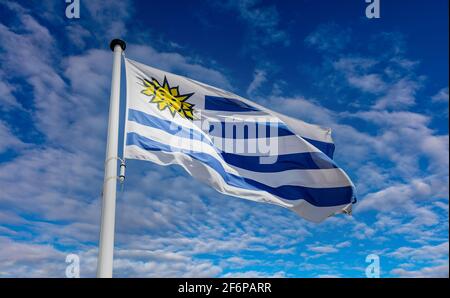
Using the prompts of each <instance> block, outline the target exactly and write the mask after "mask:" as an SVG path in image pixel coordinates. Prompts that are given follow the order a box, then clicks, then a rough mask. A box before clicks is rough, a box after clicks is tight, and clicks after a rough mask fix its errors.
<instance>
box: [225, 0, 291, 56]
mask: <svg viewBox="0 0 450 298" xmlns="http://www.w3.org/2000/svg"><path fill="white" fill-rule="evenodd" d="M221 5H222V6H223V7H225V8H227V9H232V10H234V11H237V12H238V14H239V17H240V19H241V20H243V21H244V22H245V23H246V24H247V27H248V30H249V35H250V44H249V45H250V46H251V47H254V48H257V47H258V46H267V45H271V44H282V45H289V43H290V39H289V36H288V34H287V33H286V32H285V31H284V30H282V29H280V15H279V12H278V10H277V8H276V7H275V6H264V5H261V1H259V0H245V1H237V0H230V1H226V2H221Z"/></svg>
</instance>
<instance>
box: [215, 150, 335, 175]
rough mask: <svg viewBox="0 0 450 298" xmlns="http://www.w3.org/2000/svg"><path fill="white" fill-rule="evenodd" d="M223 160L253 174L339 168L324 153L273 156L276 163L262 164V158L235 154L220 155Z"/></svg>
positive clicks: (222, 153) (224, 153) (223, 153)
mask: <svg viewBox="0 0 450 298" xmlns="http://www.w3.org/2000/svg"><path fill="white" fill-rule="evenodd" d="M220 154H221V155H222V157H223V159H224V160H225V161H226V162H227V163H228V164H230V165H233V166H235V167H238V168H241V169H245V170H249V171H253V172H263V173H272V172H283V171H287V170H317V169H333V168H337V166H336V165H335V163H334V162H333V160H331V159H330V158H329V157H328V156H326V155H325V154H324V153H322V152H303V153H294V154H284V155H278V156H273V158H276V160H275V162H274V163H271V164H262V163H261V160H262V159H261V157H260V156H243V155H239V154H234V153H226V152H221V153H220Z"/></svg>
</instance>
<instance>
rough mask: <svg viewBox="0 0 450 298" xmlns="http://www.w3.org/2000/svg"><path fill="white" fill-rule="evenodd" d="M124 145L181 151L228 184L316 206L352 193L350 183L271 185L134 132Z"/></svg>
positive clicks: (344, 198) (345, 199)
mask: <svg viewBox="0 0 450 298" xmlns="http://www.w3.org/2000/svg"><path fill="white" fill-rule="evenodd" d="M127 145H136V146H139V147H141V148H143V149H144V150H149V151H162V152H168V153H170V152H181V153H184V154H186V155H188V156H190V157H192V158H194V159H196V160H198V161H200V162H202V163H204V164H207V165H208V166H210V167H211V168H212V169H214V170H215V171H216V172H217V173H218V174H219V175H221V176H222V178H223V179H224V181H225V182H226V183H227V184H228V185H231V186H234V187H239V188H244V189H250V190H259V191H261V190H262V191H267V192H268V193H270V194H273V195H275V196H278V197H280V198H283V199H285V200H300V199H303V200H306V201H308V202H309V203H311V204H312V205H314V206H317V207H328V206H338V205H344V204H349V203H350V202H351V201H352V197H353V188H352V187H351V186H345V187H333V188H310V187H303V186H292V185H283V186H280V187H270V186H268V185H266V184H262V183H260V182H257V181H254V180H252V179H248V178H244V177H240V176H236V175H234V174H231V173H228V172H226V171H225V169H224V168H223V166H222V165H221V163H220V162H219V161H218V160H217V159H215V158H214V157H213V156H211V155H209V154H206V153H201V152H193V151H190V150H185V149H180V148H174V147H173V146H169V145H165V144H162V143H159V142H156V141H153V140H150V139H148V138H145V137H143V136H140V135H138V134H136V133H128V134H127Z"/></svg>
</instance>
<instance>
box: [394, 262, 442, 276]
mask: <svg viewBox="0 0 450 298" xmlns="http://www.w3.org/2000/svg"><path fill="white" fill-rule="evenodd" d="M390 273H391V274H394V275H397V276H398V277H404V278H445V277H447V278H448V276H449V275H448V264H444V265H437V266H431V267H423V268H421V269H419V270H411V271H408V270H405V269H403V268H396V269H393V270H391V272H390Z"/></svg>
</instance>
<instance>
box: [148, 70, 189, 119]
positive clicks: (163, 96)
mask: <svg viewBox="0 0 450 298" xmlns="http://www.w3.org/2000/svg"><path fill="white" fill-rule="evenodd" d="M142 83H143V86H144V90H142V91H141V93H142V94H145V95H147V96H150V102H151V103H155V104H156V105H157V107H158V109H159V110H160V111H164V110H165V109H168V110H169V111H170V113H171V114H172V116H173V117H175V115H176V114H178V115H180V116H181V117H183V118H186V119H190V120H193V119H194V109H193V107H194V105H193V104H191V103H189V102H187V101H186V100H187V99H188V98H189V97H191V96H192V95H193V94H194V93H188V94H180V91H179V89H178V86H177V87H170V86H169V83H168V82H167V78H166V77H164V82H163V84H162V85H161V84H160V83H159V82H158V80H156V79H155V78H152V81H151V82H150V81H148V80H147V79H142Z"/></svg>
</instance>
